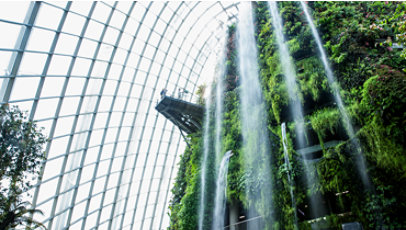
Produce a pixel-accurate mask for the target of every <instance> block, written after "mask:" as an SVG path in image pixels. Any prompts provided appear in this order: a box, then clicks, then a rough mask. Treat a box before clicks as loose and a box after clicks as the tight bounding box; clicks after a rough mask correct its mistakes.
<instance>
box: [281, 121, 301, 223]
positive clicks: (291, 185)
mask: <svg viewBox="0 0 406 230" xmlns="http://www.w3.org/2000/svg"><path fill="white" fill-rule="evenodd" d="M281 129H282V144H283V154H284V158H285V164H286V166H287V170H288V173H287V175H288V183H289V186H290V190H289V192H290V198H291V199H292V208H293V213H294V214H295V228H296V229H299V227H298V220H297V215H296V200H295V197H294V195H293V187H294V184H293V180H292V178H291V176H290V174H291V173H292V167H291V165H290V161H289V154H288V147H287V139H286V125H285V122H283V123H282V125H281Z"/></svg>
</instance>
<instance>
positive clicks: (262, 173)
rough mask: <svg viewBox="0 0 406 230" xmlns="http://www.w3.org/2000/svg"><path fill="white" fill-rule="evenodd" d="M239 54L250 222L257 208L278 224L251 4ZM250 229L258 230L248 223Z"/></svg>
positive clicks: (246, 5)
mask: <svg viewBox="0 0 406 230" xmlns="http://www.w3.org/2000/svg"><path fill="white" fill-rule="evenodd" d="M237 39H238V43H237V44H238V53H239V67H240V76H241V91H240V101H241V108H240V112H241V133H242V137H243V155H244V165H243V167H244V170H245V176H246V178H245V186H246V194H247V197H248V200H249V201H250V202H251V203H249V209H248V219H249V218H254V217H256V216H255V213H256V212H255V207H254V206H255V205H260V207H261V209H258V211H259V213H260V214H261V215H262V216H263V217H264V218H265V221H266V223H267V224H268V225H269V224H272V223H273V221H274V217H273V215H274V210H273V205H272V199H273V189H272V180H273V178H272V176H271V175H272V174H271V168H270V165H271V158H270V154H271V152H270V141H269V134H268V130H267V123H266V117H267V116H266V113H265V106H264V104H265V102H264V99H263V95H262V89H261V86H260V83H259V76H258V63H257V58H258V57H257V46H256V41H255V37H254V24H253V16H252V8H251V3H250V2H242V3H241V7H240V12H239V24H238V36H237ZM257 207H259V206H257ZM248 229H256V226H253V223H251V222H248Z"/></svg>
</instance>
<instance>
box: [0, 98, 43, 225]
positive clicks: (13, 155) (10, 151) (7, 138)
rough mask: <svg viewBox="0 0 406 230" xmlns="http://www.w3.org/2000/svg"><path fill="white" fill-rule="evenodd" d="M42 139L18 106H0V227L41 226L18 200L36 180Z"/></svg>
mask: <svg viewBox="0 0 406 230" xmlns="http://www.w3.org/2000/svg"><path fill="white" fill-rule="evenodd" d="M45 142H46V138H45V137H44V135H43V134H42V133H41V129H39V128H38V127H37V125H36V123H34V122H31V121H27V118H26V115H25V113H23V112H22V111H21V110H19V109H18V107H12V108H9V106H8V105H3V106H1V107H0V155H1V157H0V189H1V190H0V228H1V229H12V228H14V227H16V226H18V225H31V224H34V226H41V224H40V223H38V222H36V221H34V220H33V219H31V218H29V217H26V216H24V215H25V214H27V213H33V212H37V210H33V209H29V208H27V206H28V205H29V204H28V203H27V202H23V201H22V194H23V193H24V192H26V191H28V189H29V188H30V187H31V186H32V185H31V182H32V181H36V180H37V179H38V175H39V172H40V169H41V167H42V164H43V160H44V159H45V156H44V151H43V145H44V144H45Z"/></svg>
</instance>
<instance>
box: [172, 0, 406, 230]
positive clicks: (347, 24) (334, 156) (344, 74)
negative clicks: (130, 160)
mask: <svg viewBox="0 0 406 230" xmlns="http://www.w3.org/2000/svg"><path fill="white" fill-rule="evenodd" d="M308 6H309V8H310V13H311V14H312V15H313V17H314V19H315V24H316V27H318V29H319V31H320V35H321V36H322V40H323V42H324V44H325V49H326V51H327V53H328V56H329V58H330V62H331V65H332V68H333V71H334V75H335V77H336V78H337V81H338V85H339V87H340V89H341V91H340V93H341V95H342V97H343V100H344V103H345V107H346V110H347V111H348V113H349V116H350V119H351V122H352V124H353V125H354V127H355V131H356V137H357V138H358V139H359V140H360V143H361V148H362V154H363V155H364V156H365V158H366V161H367V167H368V173H369V176H370V178H371V182H372V184H373V186H374V189H373V191H372V192H367V191H365V188H364V187H363V186H362V183H361V181H360V179H359V177H358V173H357V170H356V168H355V167H356V163H355V161H356V158H355V157H354V154H353V153H354V152H356V151H357V150H356V149H355V148H356V147H355V146H354V141H352V140H349V139H348V135H345V134H343V132H344V133H345V131H343V130H344V128H343V124H342V121H341V115H340V112H339V111H338V109H337V107H336V105H335V104H334V101H333V100H332V97H331V89H330V87H329V85H328V83H327V79H326V77H325V73H324V68H323V65H322V64H321V62H320V60H319V58H318V51H317V50H316V45H315V42H314V40H313V38H312V34H311V31H310V28H309V26H308V25H307V22H306V20H305V18H304V15H303V12H302V9H301V7H300V4H299V3H298V2H282V3H279V10H280V13H281V14H282V16H283V20H284V33H285V36H286V38H287V40H288V45H289V49H290V51H291V53H292V57H293V58H294V64H295V66H296V73H297V82H298V83H299V88H300V89H299V90H300V92H299V93H300V99H301V102H302V105H303V106H304V109H305V111H304V112H305V115H306V121H308V124H307V127H308V128H309V129H311V130H313V131H314V133H315V136H316V137H317V138H316V139H317V142H319V143H320V144H321V146H322V147H323V148H322V151H323V153H322V154H323V157H322V158H321V159H320V160H319V161H317V163H316V168H317V173H318V178H319V179H320V183H319V184H317V185H313V186H310V187H309V188H307V187H306V186H305V184H304V181H303V179H302V178H303V175H302V174H303V166H302V159H301V157H300V156H299V155H298V153H296V151H295V150H294V146H295V144H294V143H295V132H294V123H293V122H292V121H291V120H292V119H291V118H290V117H289V116H290V114H289V99H288V94H287V89H286V85H285V83H284V76H283V74H282V70H281V66H280V62H279V54H278V51H277V48H276V45H275V41H274V36H273V29H272V22H271V20H270V16H269V12H268V9H267V5H266V3H265V2H258V3H255V7H254V9H255V14H256V23H255V25H256V26H257V30H256V36H257V42H258V51H259V52H258V53H259V57H258V63H259V67H260V78H261V79H260V80H261V83H262V87H263V92H264V98H265V99H266V103H267V111H268V117H267V118H266V119H267V120H268V127H264V128H268V129H269V131H270V133H271V137H272V138H271V137H270V139H271V142H272V154H273V156H272V160H273V161H272V162H273V164H274V165H273V173H274V178H275V183H274V189H275V191H274V194H275V195H274V202H273V203H274V205H275V206H276V207H275V209H276V210H277V213H276V218H277V221H276V223H273V226H268V227H267V228H268V229H272V228H274V229H294V218H293V216H294V213H295V212H296V213H297V216H298V217H299V222H300V224H299V226H300V229H310V228H311V223H310V222H309V221H308V220H309V219H312V218H311V217H309V210H308V209H309V207H308V202H309V201H308V197H309V196H311V195H312V194H322V196H323V197H324V200H325V201H326V206H327V209H328V212H329V214H328V215H327V216H326V218H325V220H322V221H319V222H318V223H319V225H320V226H322V227H328V228H330V229H341V224H342V223H345V222H353V221H358V222H360V223H361V224H362V225H363V227H364V228H365V229H377V228H379V227H378V225H383V226H385V227H386V228H388V229H404V228H406V218H404V213H406V141H405V140H406V128H405V127H406V112H405V111H406V109H405V108H406V69H405V67H406V49H405V48H397V47H401V46H402V45H403V47H406V44H405V41H406V34H405V32H406V24H405V21H406V18H405V16H404V15H405V12H406V4H405V3H403V2H309V3H308ZM234 33H235V26H232V27H230V30H229V40H228V41H229V42H228V46H227V48H228V49H227V50H228V51H227V62H226V66H227V71H226V76H224V79H225V83H226V84H225V85H226V88H227V89H226V93H225V104H224V110H225V111H224V112H225V114H224V121H223V129H224V135H223V149H224V150H233V152H234V154H235V156H233V157H232V158H231V159H230V165H229V172H228V177H227V178H228V189H227V199H228V202H232V201H237V202H240V203H242V204H243V205H247V204H248V203H249V200H247V197H246V196H245V194H246V193H245V191H244V184H245V181H244V180H245V179H244V178H245V176H244V174H245V173H246V172H244V171H243V169H242V164H243V163H244V162H243V160H244V158H243V156H242V154H243V152H242V149H241V146H242V138H241V128H240V126H241V123H240V115H239V114H240V113H239V99H238V98H239V97H238V92H239V91H238V90H239V88H238V83H239V82H238V71H237V63H236V60H237V58H236V55H237V53H236V49H235V35H234ZM395 43H396V44H395ZM282 122H287V131H288V133H287V142H288V152H289V157H290V161H291V168H292V170H291V171H290V172H289V170H288V168H289V167H287V165H286V163H285V161H284V157H283V147H282V143H281V141H280V140H281V137H282V135H281V128H280V125H281V123H282ZM274 136H275V137H274ZM308 138H310V137H308ZM336 139H337V140H338V141H339V142H338V145H336V146H335V147H329V146H325V145H324V144H325V143H327V142H328V141H331V140H336ZM190 140H191V146H192V147H191V149H187V150H186V151H185V153H184V154H183V156H182V158H181V162H180V165H179V167H180V169H179V172H178V176H177V179H176V183H175V185H174V188H173V190H172V192H173V197H172V200H171V205H170V209H171V212H170V216H171V227H170V228H171V229H196V226H197V212H198V211H197V210H198V209H197V207H198V201H199V193H200V191H199V189H200V184H199V183H200V181H199V175H198V173H199V171H200V165H199V164H200V158H201V155H202V151H201V150H202V148H201V145H202V140H201V137H200V135H199V134H196V135H192V136H190ZM309 142H310V139H309ZM287 173H290V175H291V177H292V178H293V179H294V182H295V183H294V187H293V191H294V196H295V199H296V204H297V207H298V209H299V210H300V211H295V210H294V209H293V208H292V201H291V198H290V194H289V189H290V186H291V185H290V184H289V182H288V179H287ZM207 205H209V204H207ZM256 207H258V210H257V211H258V213H259V214H261V213H267V210H261V207H260V205H256ZM302 213H304V214H305V215H303V214H302ZM207 218H209V222H210V218H211V217H207Z"/></svg>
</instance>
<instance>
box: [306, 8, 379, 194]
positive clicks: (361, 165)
mask: <svg viewBox="0 0 406 230" xmlns="http://www.w3.org/2000/svg"><path fill="white" fill-rule="evenodd" d="M300 4H301V5H302V8H303V11H304V13H305V15H306V19H307V22H308V23H309V25H310V28H311V30H312V33H313V37H314V39H315V40H316V43H317V47H318V50H319V53H320V57H321V60H322V62H323V65H324V69H325V71H326V75H327V80H328V83H329V85H330V87H331V89H332V90H333V94H334V99H335V101H336V104H337V106H338V108H339V110H340V113H341V119H342V121H343V123H344V126H345V129H346V131H347V134H348V136H349V137H350V139H351V140H352V142H353V145H354V146H355V148H356V150H357V151H356V158H357V162H356V164H357V170H358V173H359V175H360V176H361V180H362V183H363V184H364V187H365V188H367V189H368V190H369V189H371V183H370V180H369V176H368V173H367V170H366V168H367V167H366V163H365V159H364V156H363V155H362V152H361V145H360V143H359V140H358V138H356V137H355V132H354V128H353V126H352V124H351V121H350V118H349V116H348V113H347V111H346V109H345V107H344V104H343V100H342V99H341V96H340V92H339V88H338V85H337V81H336V80H335V77H334V75H333V72H332V70H331V68H330V64H329V62H328V60H327V56H326V53H325V51H324V48H323V45H322V43H321V39H320V36H319V33H318V32H317V29H316V27H315V26H314V23H313V19H312V18H311V16H310V14H309V12H308V10H307V7H306V5H305V3H304V2H300Z"/></svg>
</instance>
